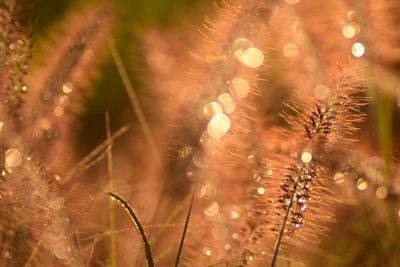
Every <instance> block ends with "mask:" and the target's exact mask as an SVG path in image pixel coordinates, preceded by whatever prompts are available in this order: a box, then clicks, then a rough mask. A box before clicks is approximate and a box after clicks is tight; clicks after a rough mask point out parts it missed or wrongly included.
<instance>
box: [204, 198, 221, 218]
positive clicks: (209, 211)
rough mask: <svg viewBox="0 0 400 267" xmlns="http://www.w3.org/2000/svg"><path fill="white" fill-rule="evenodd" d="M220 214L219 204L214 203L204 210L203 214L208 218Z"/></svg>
mask: <svg viewBox="0 0 400 267" xmlns="http://www.w3.org/2000/svg"><path fill="white" fill-rule="evenodd" d="M218 212H219V205H218V203H217V202H215V201H213V202H212V203H211V204H210V205H208V206H207V207H206V208H204V210H203V213H204V214H205V215H206V216H209V217H213V216H215V215H217V214H218Z"/></svg>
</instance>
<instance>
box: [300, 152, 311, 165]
mask: <svg viewBox="0 0 400 267" xmlns="http://www.w3.org/2000/svg"><path fill="white" fill-rule="evenodd" d="M311 160H312V155H311V153H310V152H303V153H302V154H301V161H302V162H303V163H306V164H307V163H310V162H311Z"/></svg>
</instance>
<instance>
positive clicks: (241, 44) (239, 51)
mask: <svg viewBox="0 0 400 267" xmlns="http://www.w3.org/2000/svg"><path fill="white" fill-rule="evenodd" d="M252 46H253V43H252V42H251V41H250V40H249V39H247V38H238V39H236V40H235V42H233V45H232V50H233V53H234V55H235V56H236V57H237V58H238V59H239V60H240V58H241V57H242V56H243V53H244V51H245V50H246V49H247V48H250V47H252Z"/></svg>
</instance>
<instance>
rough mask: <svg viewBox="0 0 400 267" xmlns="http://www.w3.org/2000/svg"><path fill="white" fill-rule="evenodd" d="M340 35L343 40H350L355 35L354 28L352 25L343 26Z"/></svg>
mask: <svg viewBox="0 0 400 267" xmlns="http://www.w3.org/2000/svg"><path fill="white" fill-rule="evenodd" d="M342 34H343V36H344V37H345V38H347V39H351V38H353V37H354V36H355V35H356V28H355V27H354V26H353V25H352V24H347V25H344V26H343V28H342Z"/></svg>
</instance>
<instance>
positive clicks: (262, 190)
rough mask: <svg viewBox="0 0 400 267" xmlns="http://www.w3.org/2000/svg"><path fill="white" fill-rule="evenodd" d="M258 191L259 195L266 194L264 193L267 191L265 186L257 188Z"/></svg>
mask: <svg viewBox="0 0 400 267" xmlns="http://www.w3.org/2000/svg"><path fill="white" fill-rule="evenodd" d="M257 193H258V194H259V195H264V193H265V188H263V187H259V188H257Z"/></svg>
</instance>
